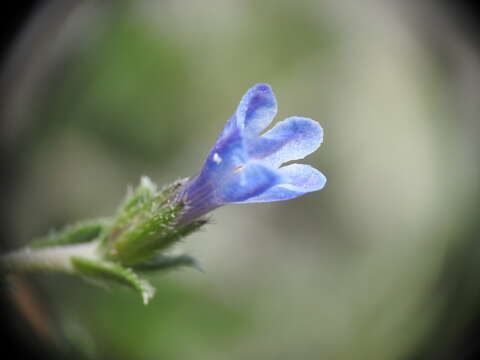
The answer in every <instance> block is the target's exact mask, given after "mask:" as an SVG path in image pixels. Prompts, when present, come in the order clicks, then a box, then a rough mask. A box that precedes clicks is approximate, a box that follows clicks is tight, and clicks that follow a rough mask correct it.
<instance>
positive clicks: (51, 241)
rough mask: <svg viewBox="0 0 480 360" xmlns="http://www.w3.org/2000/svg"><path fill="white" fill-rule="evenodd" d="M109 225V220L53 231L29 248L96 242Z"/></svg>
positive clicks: (92, 221) (83, 222)
mask: <svg viewBox="0 0 480 360" xmlns="http://www.w3.org/2000/svg"><path fill="white" fill-rule="evenodd" d="M107 224H108V219H96V220H90V221H82V222H79V223H76V224H73V225H69V226H66V227H65V228H64V229H62V230H59V231H52V232H51V233H50V234H48V235H47V236H45V237H42V238H38V239H34V240H33V241H32V242H31V243H30V244H29V247H30V248H32V249H42V248H47V247H53V246H59V245H71V244H80V243H86V242H90V241H93V240H95V239H96V238H97V237H98V236H100V234H101V233H102V231H103V230H104V229H105V227H106V226H107Z"/></svg>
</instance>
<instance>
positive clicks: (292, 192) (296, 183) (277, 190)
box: [243, 164, 327, 203]
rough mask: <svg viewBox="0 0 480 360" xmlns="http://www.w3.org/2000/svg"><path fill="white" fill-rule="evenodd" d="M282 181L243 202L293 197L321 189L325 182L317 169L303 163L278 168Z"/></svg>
mask: <svg viewBox="0 0 480 360" xmlns="http://www.w3.org/2000/svg"><path fill="white" fill-rule="evenodd" d="M278 173H279V174H281V176H282V177H283V182H282V183H279V184H277V185H275V186H272V187H271V188H269V189H267V190H266V191H264V192H263V193H262V194H259V195H257V196H255V197H251V198H249V199H247V200H245V201H243V202H244V203H253V202H268V201H280V200H288V199H293V198H296V197H298V196H302V195H305V194H306V193H309V192H312V191H317V190H320V189H322V188H323V187H324V186H325V183H326V182H327V179H326V178H325V176H324V175H323V174H322V173H321V172H320V171H318V170H317V169H315V168H313V167H311V166H309V165H304V164H292V165H288V166H284V167H282V168H280V169H279V170H278Z"/></svg>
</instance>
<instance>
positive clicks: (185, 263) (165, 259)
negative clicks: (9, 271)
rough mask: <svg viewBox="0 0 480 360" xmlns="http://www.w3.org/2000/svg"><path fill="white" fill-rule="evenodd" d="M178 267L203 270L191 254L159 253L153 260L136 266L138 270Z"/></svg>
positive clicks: (162, 269) (160, 269) (161, 269)
mask: <svg viewBox="0 0 480 360" xmlns="http://www.w3.org/2000/svg"><path fill="white" fill-rule="evenodd" d="M178 267H192V268H194V269H197V270H199V271H203V270H202V268H201V267H200V265H199V264H198V262H197V260H196V259H195V258H193V257H191V256H189V255H185V254H182V255H177V256H169V255H158V256H156V257H154V258H153V259H151V260H148V261H146V262H144V263H141V264H138V265H136V266H135V267H134V269H135V270H138V271H144V272H147V271H165V270H173V269H175V268H178Z"/></svg>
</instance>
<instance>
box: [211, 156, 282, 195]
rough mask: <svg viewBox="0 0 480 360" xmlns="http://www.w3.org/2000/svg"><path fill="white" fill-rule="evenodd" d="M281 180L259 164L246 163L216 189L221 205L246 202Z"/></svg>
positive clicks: (274, 171)
mask: <svg viewBox="0 0 480 360" xmlns="http://www.w3.org/2000/svg"><path fill="white" fill-rule="evenodd" d="M281 180H282V176H281V175H280V173H279V172H278V171H276V170H272V169H269V168H268V167H265V166H263V165H260V164H255V163H248V164H246V165H245V166H241V167H238V168H237V169H235V170H234V171H233V172H232V173H231V174H230V176H228V177H227V178H225V179H224V181H223V182H222V184H220V186H219V187H218V189H216V194H217V197H218V199H219V201H220V202H222V203H223V204H232V203H242V202H248V199H249V198H251V197H255V196H259V195H261V194H263V193H264V192H265V191H267V190H268V189H269V188H271V187H273V186H275V185H276V184H278V183H279V181H281Z"/></svg>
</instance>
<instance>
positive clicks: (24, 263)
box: [0, 241, 99, 274]
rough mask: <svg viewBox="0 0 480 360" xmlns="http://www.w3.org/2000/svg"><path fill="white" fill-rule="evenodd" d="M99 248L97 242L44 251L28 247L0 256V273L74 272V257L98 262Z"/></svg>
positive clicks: (44, 249)
mask: <svg viewBox="0 0 480 360" xmlns="http://www.w3.org/2000/svg"><path fill="white" fill-rule="evenodd" d="M97 248H98V242H97V241H92V242H88V243H83V244H73V245H63V246H54V247H49V248H43V249H32V248H29V247H26V248H23V249H19V250H16V251H13V252H10V253H8V254H5V255H3V256H0V273H4V274H5V273H19V272H34V271H62V272H73V271H74V269H73V267H72V263H71V258H72V256H78V257H82V258H87V259H91V260H97V259H99V256H98V254H97Z"/></svg>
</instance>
